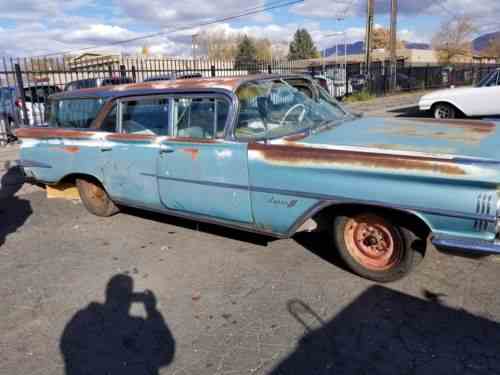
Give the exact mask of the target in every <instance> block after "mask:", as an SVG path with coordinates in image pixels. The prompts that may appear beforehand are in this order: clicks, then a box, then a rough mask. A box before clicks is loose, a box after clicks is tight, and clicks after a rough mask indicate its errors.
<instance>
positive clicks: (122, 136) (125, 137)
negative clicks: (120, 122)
mask: <svg viewBox="0 0 500 375" xmlns="http://www.w3.org/2000/svg"><path fill="white" fill-rule="evenodd" d="M155 138H156V136H154V135H151V134H127V133H112V134H109V135H107V136H106V139H107V140H108V141H118V142H119V141H136V142H141V141H152V140H154V139H155Z"/></svg>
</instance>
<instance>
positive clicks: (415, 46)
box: [406, 42, 431, 50]
mask: <svg viewBox="0 0 500 375" xmlns="http://www.w3.org/2000/svg"><path fill="white" fill-rule="evenodd" d="M406 48H408V49H425V50H430V49H431V45H430V44H428V43H411V42H407V43H406Z"/></svg>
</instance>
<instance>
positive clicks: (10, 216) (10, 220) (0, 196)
mask: <svg viewBox="0 0 500 375" xmlns="http://www.w3.org/2000/svg"><path fill="white" fill-rule="evenodd" d="M23 185H24V176H23V174H22V172H21V170H20V169H19V168H9V169H7V172H6V173H5V174H4V175H3V176H1V177H0V246H2V245H3V243H4V242H5V239H6V238H7V236H8V235H9V234H11V233H14V232H16V231H17V230H18V229H19V228H21V227H22V225H23V224H24V222H25V221H26V219H27V218H28V217H29V216H30V215H31V214H32V213H33V211H32V209H31V204H30V202H29V201H28V200H25V199H21V198H19V197H17V196H15V194H16V193H17V192H18V191H19V190H20V189H21V188H22V186H23Z"/></svg>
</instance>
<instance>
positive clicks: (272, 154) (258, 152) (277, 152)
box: [249, 143, 466, 175]
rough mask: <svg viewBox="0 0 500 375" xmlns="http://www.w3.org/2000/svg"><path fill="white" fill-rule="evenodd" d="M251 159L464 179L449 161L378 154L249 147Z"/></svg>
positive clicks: (460, 169) (280, 147) (462, 171)
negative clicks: (364, 168)
mask: <svg viewBox="0 0 500 375" xmlns="http://www.w3.org/2000/svg"><path fill="white" fill-rule="evenodd" d="M249 150H251V157H252V158H259V159H262V160H264V161H266V162H269V163H273V164H278V165H287V166H301V167H304V166H335V165H351V166H361V167H366V168H384V169H393V170H401V169H402V170H420V171H429V172H434V173H441V174H446V175H465V174H466V173H465V171H464V169H462V168H461V167H460V166H458V165H455V164H454V163H453V162H452V161H451V160H448V159H438V158H431V157H419V158H417V157H413V156H405V155H384V154H381V153H368V152H353V151H341V150H327V149H317V148H310V147H300V146H285V145H263V144H259V143H253V144H250V145H249Z"/></svg>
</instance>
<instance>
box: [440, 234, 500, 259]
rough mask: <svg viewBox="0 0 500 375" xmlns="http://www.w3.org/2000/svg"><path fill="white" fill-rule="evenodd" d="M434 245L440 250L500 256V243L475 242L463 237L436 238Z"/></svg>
mask: <svg viewBox="0 0 500 375" xmlns="http://www.w3.org/2000/svg"><path fill="white" fill-rule="evenodd" d="M432 244H433V245H434V246H435V247H436V248H438V249H440V250H454V251H459V252H464V253H471V254H477V255H481V254H483V255H491V254H497V255H500V241H484V240H474V239H470V238H461V237H434V238H433V239H432Z"/></svg>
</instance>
